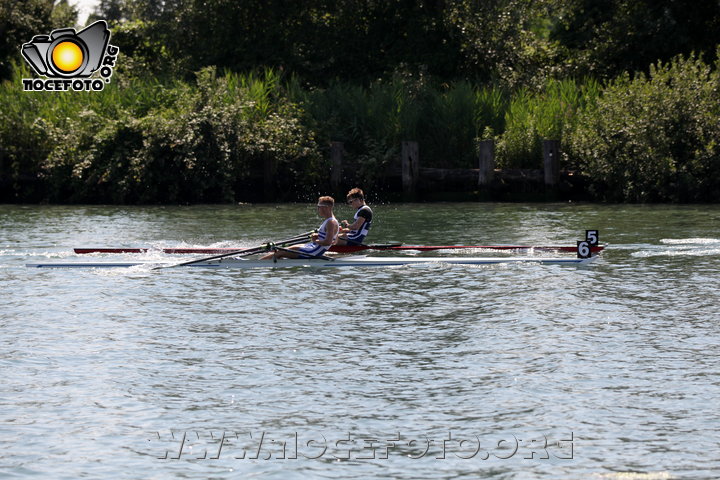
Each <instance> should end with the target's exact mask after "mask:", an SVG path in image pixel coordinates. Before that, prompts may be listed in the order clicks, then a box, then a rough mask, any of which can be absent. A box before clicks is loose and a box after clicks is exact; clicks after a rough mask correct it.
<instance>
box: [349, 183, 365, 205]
mask: <svg viewBox="0 0 720 480" xmlns="http://www.w3.org/2000/svg"><path fill="white" fill-rule="evenodd" d="M345 198H346V199H347V204H348V205H350V206H351V207H357V208H360V207H359V205H364V204H365V194H364V193H363V191H362V190H360V189H359V188H353V189H352V190H350V191H349V192H348V193H347V196H346V197H345Z"/></svg>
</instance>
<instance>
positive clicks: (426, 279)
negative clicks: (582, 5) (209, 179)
mask: <svg viewBox="0 0 720 480" xmlns="http://www.w3.org/2000/svg"><path fill="white" fill-rule="evenodd" d="M375 211H376V216H377V220H376V221H375V222H374V231H373V232H372V240H373V241H378V242H386V241H404V242H406V243H411V244H413V243H415V244H443V243H451V244H463V243H465V244H474V243H530V244H548V243H551V244H555V243H559V244H572V243H574V242H575V241H576V240H578V239H581V237H582V236H583V235H584V231H585V229H587V228H597V229H599V230H600V235H601V241H603V242H609V244H610V245H609V247H608V248H607V249H606V251H605V252H604V253H603V254H602V256H601V259H599V260H598V261H596V262H595V263H594V264H592V265H591V266H589V267H580V268H578V267H570V266H553V265H548V266H541V265H534V264H532V265H510V266H508V265H504V266H503V265H493V266H474V267H473V266H435V267H399V268H376V269H338V270H316V271H313V270H303V269H282V270H278V271H270V270H267V271H240V270H226V271H207V270H204V269H175V270H161V271H148V270H147V269H144V268H139V269H132V270H105V271H100V270H37V269H27V268H25V267H24V264H25V263H27V262H34V261H43V262H45V261H72V260H76V258H75V256H74V255H73V254H72V250H71V248H72V247H74V246H108V245H114V246H117V245H123V246H139V245H153V246H176V245H221V246H228V245H238V244H239V245H246V246H249V245H253V244H255V243H257V242H262V241H266V240H269V239H273V238H284V237H287V236H292V235H293V234H296V233H298V232H302V231H307V230H309V229H310V228H313V227H314V226H316V225H317V224H319V219H317V217H315V216H314V215H315V209H314V208H313V207H312V206H310V205H307V206H306V205H259V206H251V205H240V206H197V207H177V208H175V207H138V208H134V207H76V206H73V207H60V206H0V257H1V258H0V278H1V279H2V291H3V301H2V307H1V308H2V310H0V312H1V317H0V318H1V320H0V372H1V373H2V382H1V383H0V385H1V387H0V433H1V434H0V476H2V477H7V478H30V477H33V478H68V479H77V478H116V479H131V478H132V479H135V478H144V479H148V478H157V479H160V478H188V479H195V478H198V479H200V478H202V479H205V478H218V479H225V478H275V479H288V478H289V479H293V478H298V479H305V478H355V479H367V478H400V479H420V478H428V479H440V478H461V477H467V478H493V479H511V478H512V479H515V478H518V479H525V478H528V479H531V478H568V479H571V478H573V479H574V478H598V479H614V478H618V479H621V478H622V479H625V478H638V479H640V478H641V479H666V478H717V477H719V476H720V457H718V448H719V445H720V429H719V427H720V411H719V410H718V407H717V405H718V403H719V401H720V366H719V365H720V362H719V361H718V360H719V358H718V357H719V356H720V355H719V354H718V351H719V350H718V344H720V322H718V320H720V315H719V314H718V307H717V306H718V305H720V293H719V292H720V279H719V276H718V268H719V267H720V256H719V254H720V235H718V231H720V229H719V227H720V207H717V206H625V205H621V206H617V205H610V206H598V205H562V204H553V205H523V204H431V205H419V204H397V205H379V206H375ZM337 213H338V216H339V217H340V218H341V219H343V218H349V217H351V212H349V211H348V210H347V209H346V207H341V208H340V209H339V211H338V212H337ZM454 254H456V255H462V254H471V253H468V252H454ZM88 258H94V259H106V258H108V259H109V258H113V259H114V258H123V259H129V258H138V257H137V256H130V255H125V256H112V257H107V256H94V257H83V259H84V260H87V259H88ZM140 258H142V259H149V260H163V259H167V256H163V255H160V254H158V253H149V254H147V255H143V256H140ZM175 258H177V257H175ZM78 260H79V259H78ZM178 457H179V458H178Z"/></svg>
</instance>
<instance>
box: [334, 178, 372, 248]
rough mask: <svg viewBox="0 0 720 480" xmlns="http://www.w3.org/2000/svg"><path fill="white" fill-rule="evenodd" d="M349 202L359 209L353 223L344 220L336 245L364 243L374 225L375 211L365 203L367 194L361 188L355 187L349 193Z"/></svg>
mask: <svg viewBox="0 0 720 480" xmlns="http://www.w3.org/2000/svg"><path fill="white" fill-rule="evenodd" d="M346 198H347V203H348V205H350V206H351V207H353V208H355V209H357V210H356V211H355V217H354V218H353V223H350V222H348V221H347V220H343V221H342V222H341V224H342V228H340V234H339V235H338V238H337V242H336V245H362V243H363V242H364V241H365V237H366V236H367V234H368V232H369V231H370V227H371V226H372V218H373V212H372V210H371V209H370V207H368V206H367V205H366V204H365V194H364V193H363V191H362V190H360V189H359V188H353V189H352V190H350V191H349V192H348V194H347V197H346Z"/></svg>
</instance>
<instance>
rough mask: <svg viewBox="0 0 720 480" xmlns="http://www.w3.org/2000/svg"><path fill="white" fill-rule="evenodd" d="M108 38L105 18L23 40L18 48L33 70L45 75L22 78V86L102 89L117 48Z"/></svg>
mask: <svg viewBox="0 0 720 480" xmlns="http://www.w3.org/2000/svg"><path fill="white" fill-rule="evenodd" d="M109 42H110V30H108V27H107V23H106V22H105V21H104V20H99V21H97V22H95V23H93V24H92V25H90V26H89V27H87V28H85V29H84V30H81V31H79V32H75V29H74V28H59V29H57V30H53V31H52V33H51V34H50V35H35V36H34V37H33V38H32V40H31V41H30V42H28V43H25V44H23V46H22V49H21V52H22V56H23V57H24V58H25V60H26V61H27V62H28V64H30V66H31V67H32V68H33V70H35V73H37V74H38V75H41V76H44V77H46V79H45V80H43V79H39V78H23V80H22V82H23V90H25V91H26V92H33V91H40V92H44V91H68V90H74V91H81V92H90V91H94V92H97V91H100V90H102V89H103V88H104V87H105V84H106V83H110V77H112V73H113V68H114V67H115V62H116V61H117V55H118V53H119V51H120V49H119V48H118V47H115V46H113V45H110V44H109ZM96 72H97V74H96V75H94V74H95V73H96ZM93 75H94V76H93Z"/></svg>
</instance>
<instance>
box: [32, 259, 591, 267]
mask: <svg viewBox="0 0 720 480" xmlns="http://www.w3.org/2000/svg"><path fill="white" fill-rule="evenodd" d="M594 259H595V257H590V258H574V257H565V258H562V257H344V258H338V259H334V260H320V259H317V260H316V259H280V260H278V261H277V262H273V261H272V260H247V259H244V258H223V259H220V260H212V261H208V262H198V263H194V264H192V265H185V266H188V267H204V268H288V267H312V268H337V267H393V266H402V265H433V264H444V265H493V264H508V263H537V264H560V265H562V264H565V265H582V264H587V263H590V262H591V261H593V260H594ZM26 266H27V267H28V268H129V267H141V266H148V267H158V266H163V267H172V266H173V265H172V264H160V263H152V262H68V263H29V264H27V265H26Z"/></svg>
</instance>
